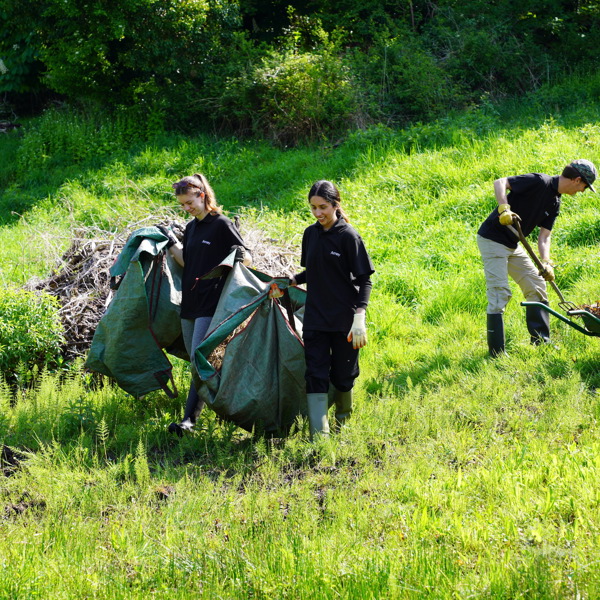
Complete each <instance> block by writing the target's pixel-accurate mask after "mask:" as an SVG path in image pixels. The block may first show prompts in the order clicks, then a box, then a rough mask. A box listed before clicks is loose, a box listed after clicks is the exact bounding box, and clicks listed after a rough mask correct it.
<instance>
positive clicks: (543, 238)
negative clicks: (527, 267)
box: [538, 227, 554, 281]
mask: <svg viewBox="0 0 600 600" xmlns="http://www.w3.org/2000/svg"><path fill="white" fill-rule="evenodd" d="M551 236H552V232H551V231H550V230H549V229H546V228H545V227H540V233H539V235H538V252H539V254H540V261H541V262H542V264H543V265H544V269H543V270H542V271H540V275H541V276H542V277H543V278H544V279H545V280H546V281H554V265H553V264H552V261H551V260H550V239H551Z"/></svg>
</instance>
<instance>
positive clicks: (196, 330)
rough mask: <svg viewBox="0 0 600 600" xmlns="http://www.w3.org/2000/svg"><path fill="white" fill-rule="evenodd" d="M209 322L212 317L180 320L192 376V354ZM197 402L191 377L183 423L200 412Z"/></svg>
mask: <svg viewBox="0 0 600 600" xmlns="http://www.w3.org/2000/svg"><path fill="white" fill-rule="evenodd" d="M211 321H212V317H198V318H197V319H181V333H182V335H183V343H184V344H185V349H186V350H187V353H188V354H189V356H190V362H191V366H192V372H193V374H196V367H195V366H194V361H192V360H191V358H192V353H193V352H194V350H195V349H196V348H197V347H198V346H199V345H200V343H201V342H202V340H203V339H204V337H205V336H206V333H207V332H208V327H209V326H210V322H211ZM198 402H199V398H198V392H197V391H196V386H195V385H194V377H193V376H192V381H191V383H190V390H189V392H188V397H187V400H186V403H185V413H184V415H183V420H184V421H185V420H186V419H192V420H195V418H194V415H195V414H196V413H199V412H200V411H201V410H202V407H201V406H198Z"/></svg>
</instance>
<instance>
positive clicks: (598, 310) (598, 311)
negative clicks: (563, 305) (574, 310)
mask: <svg viewBox="0 0 600 600" xmlns="http://www.w3.org/2000/svg"><path fill="white" fill-rule="evenodd" d="M580 308H581V310H587V311H588V312H589V313H592V314H593V315H594V316H595V317H598V318H599V319H600V302H596V303H595V304H583V305H582V306H581V307H580Z"/></svg>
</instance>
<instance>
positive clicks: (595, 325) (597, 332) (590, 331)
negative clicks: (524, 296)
mask: <svg viewBox="0 0 600 600" xmlns="http://www.w3.org/2000/svg"><path fill="white" fill-rule="evenodd" d="M521 306H539V307H540V308H541V309H542V310H545V311H546V312H549V313H550V314H551V315H554V316H555V317H556V318H557V319H560V320H561V321H562V322H563V323H566V324H567V325H569V326H571V327H573V329H577V331H579V333H583V335H591V336H596V337H600V318H598V317H597V316H596V315H593V314H592V313H591V312H590V311H589V310H584V309H582V308H576V309H573V310H569V311H567V317H565V316H564V315H561V314H560V313H558V312H556V311H555V310H553V309H551V308H550V307H549V306H547V305H546V304H543V303H542V302H521ZM568 317H579V318H580V319H581V320H582V321H583V325H580V324H579V323H576V322H575V321H573V320H571V319H569V318H568Z"/></svg>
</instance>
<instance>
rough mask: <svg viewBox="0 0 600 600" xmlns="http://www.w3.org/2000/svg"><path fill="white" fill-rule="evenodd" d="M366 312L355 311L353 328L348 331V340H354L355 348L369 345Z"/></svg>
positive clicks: (353, 345)
mask: <svg viewBox="0 0 600 600" xmlns="http://www.w3.org/2000/svg"><path fill="white" fill-rule="evenodd" d="M365 317H366V314H365V313H364V312H363V313H354V320H353V321H352V328H351V329H350V331H349V332H348V341H349V342H352V347H353V348H362V347H363V346H366V345H367V325H366V323H365Z"/></svg>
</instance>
